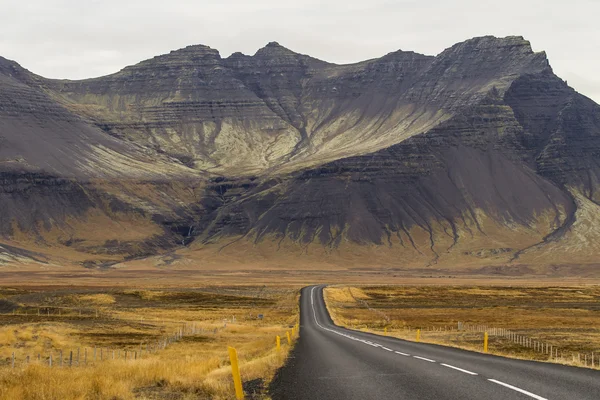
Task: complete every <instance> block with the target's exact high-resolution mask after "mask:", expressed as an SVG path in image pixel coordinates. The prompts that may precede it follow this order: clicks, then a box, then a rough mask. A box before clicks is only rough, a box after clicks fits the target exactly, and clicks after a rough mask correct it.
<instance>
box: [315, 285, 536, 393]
mask: <svg viewBox="0 0 600 400" xmlns="http://www.w3.org/2000/svg"><path fill="white" fill-rule="evenodd" d="M314 291H315V286H313V287H312V288H311V290H310V305H311V306H312V311H313V317H314V319H315V324H317V326H318V327H319V328H321V329H323V330H326V331H328V332H331V333H335V334H336V335H340V336H343V337H346V338H348V339H352V340H357V341H359V342H361V343H364V344H368V345H369V346H373V347H381V348H382V349H384V350H387V351H393V350H392V349H388V348H387V347H383V346H382V345H380V344H378V343H372V342H370V341H368V340H364V339H359V338H357V337H355V336H351V335H347V334H345V333H342V332H338V331H336V330H334V329H329V328H325V327H324V326H323V325H321V324H320V323H319V321H318V320H317V311H316V310H315V301H314ZM394 353H396V354H400V355H402V356H407V357H410V354H406V353H402V352H401V351H394ZM413 357H414V358H417V359H419V360H423V361H428V362H431V363H434V362H437V361H435V360H431V359H429V358H425V357H419V356H413ZM440 365H443V366H444V367H447V368H452V369H455V370H457V371H460V372H464V373H465V374H469V375H477V374H476V373H475V372H471V371H467V370H466V369H462V368H458V367H455V366H453V365H449V364H440ZM488 381H490V382H493V383H495V384H498V385H500V386H504V387H506V388H508V389H512V390H514V391H516V392H519V393H522V394H524V395H527V396H529V397H531V398H534V399H536V400H548V399H546V398H545V397H542V396H538V395H537V394H533V393H531V392H528V391H527V390H523V389H520V388H518V387H516V386H512V385H509V384H508V383H504V382H500V381H497V380H495V379H488Z"/></svg>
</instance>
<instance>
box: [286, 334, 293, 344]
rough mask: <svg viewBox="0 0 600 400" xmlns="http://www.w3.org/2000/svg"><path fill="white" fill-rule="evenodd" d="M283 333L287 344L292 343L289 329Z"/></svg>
mask: <svg viewBox="0 0 600 400" xmlns="http://www.w3.org/2000/svg"><path fill="white" fill-rule="evenodd" d="M285 334H286V336H287V341H288V344H289V345H291V344H292V337H291V336H290V331H286V332H285Z"/></svg>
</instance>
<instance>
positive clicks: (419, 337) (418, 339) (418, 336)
mask: <svg viewBox="0 0 600 400" xmlns="http://www.w3.org/2000/svg"><path fill="white" fill-rule="evenodd" d="M420 341H421V330H420V329H417V342H420Z"/></svg>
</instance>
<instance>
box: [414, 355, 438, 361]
mask: <svg viewBox="0 0 600 400" xmlns="http://www.w3.org/2000/svg"><path fill="white" fill-rule="evenodd" d="M413 357H414V358H418V359H419V360H423V361H429V362H436V361H435V360H430V359H429V358H425V357H419V356H413Z"/></svg>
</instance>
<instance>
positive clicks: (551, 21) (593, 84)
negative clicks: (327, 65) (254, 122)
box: [0, 0, 600, 103]
mask: <svg viewBox="0 0 600 400" xmlns="http://www.w3.org/2000/svg"><path fill="white" fill-rule="evenodd" d="M0 6H1V7H0V10H2V12H1V13H0V55H1V56H4V57H6V58H9V59H13V60H15V61H17V62H19V63H20V64H21V65H23V66H24V67H25V68H27V69H29V70H31V71H33V72H35V73H37V74H40V75H43V76H46V77H49V78H70V79H79V78H89V77H94V76H100V75H105V74H109V73H112V72H116V71H118V70H120V69H121V68H123V67H125V66H126V65H130V64H134V63H136V62H139V61H141V60H144V59H147V58H150V57H153V56H155V55H158V54H162V53H166V52H168V51H170V50H173V49H178V48H181V47H185V46H187V45H190V44H205V45H208V46H211V47H213V48H216V49H218V50H219V51H220V52H221V55H222V56H228V55H229V54H231V53H232V52H234V51H241V52H243V53H245V54H254V53H255V52H256V50H257V49H259V48H260V47H263V46H264V45H265V44H266V43H267V42H270V41H278V42H279V43H281V44H282V45H284V46H286V47H288V48H290V49H292V50H294V51H297V52H300V53H304V54H310V55H312V56H314V57H317V58H320V59H323V60H326V61H330V62H336V63H348V62H355V61H360V60H365V59H368V58H374V57H379V56H382V55H384V54H386V53H389V52H391V51H395V50H398V49H402V50H414V51H416V52H419V53H424V54H431V55H435V54H438V53H439V52H441V51H442V50H443V49H445V48H447V47H449V46H451V45H452V44H454V43H456V42H460V41H463V40H466V39H469V38H471V37H474V36H482V35H496V36H508V35H521V36H524V37H525V38H526V39H528V40H530V41H531V43H532V45H533V48H534V50H535V51H540V50H545V51H546V52H547V53H548V57H549V59H550V63H551V64H552V66H553V68H554V71H555V72H556V73H557V75H559V76H560V77H562V78H563V79H566V80H567V81H568V83H569V84H570V85H571V86H573V87H574V88H575V89H577V90H578V91H580V92H581V93H583V94H585V95H587V96H589V97H591V98H593V99H594V100H596V102H599V103H600V23H598V16H599V15H600V1H599V0H568V1H565V0H501V1H499V0H494V1H487V0H457V1H451V0H396V1H380V0H363V1H353V0H331V1H325V0H321V1H316V0H297V1H287V0H217V1H213V0H18V1H16V0H0Z"/></svg>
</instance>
